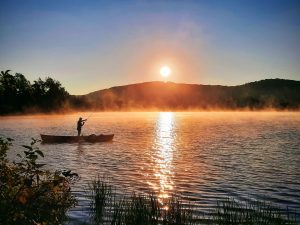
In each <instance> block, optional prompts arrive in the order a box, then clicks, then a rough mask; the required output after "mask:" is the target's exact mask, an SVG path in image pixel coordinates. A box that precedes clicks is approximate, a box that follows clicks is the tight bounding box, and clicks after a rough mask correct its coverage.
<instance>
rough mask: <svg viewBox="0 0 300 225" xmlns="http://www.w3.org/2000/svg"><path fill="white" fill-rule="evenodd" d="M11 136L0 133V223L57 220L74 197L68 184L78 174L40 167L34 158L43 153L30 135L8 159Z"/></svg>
mask: <svg viewBox="0 0 300 225" xmlns="http://www.w3.org/2000/svg"><path fill="white" fill-rule="evenodd" d="M12 141H13V140H12V139H9V138H8V139H3V138H1V137H0V214H1V218H0V224H8V225H10V224H24V225H26V224H60V223H62V221H64V220H65V219H66V212H67V210H68V209H69V208H70V207H72V206H74V205H75V203H76V200H75V198H74V196H73V195H72V194H71V191H70V184H71V182H72V181H74V179H75V178H76V177H77V174H75V173H71V171H55V172H50V171H49V170H46V169H43V167H44V166H45V164H40V163H38V162H37V160H38V158H39V157H44V154H43V152H42V151H41V150H39V148H38V147H36V143H37V141H36V140H34V139H32V142H31V144H30V145H23V146H22V147H23V148H24V149H25V150H24V151H23V154H22V155H21V154H17V156H18V157H19V158H20V160H19V161H18V162H10V161H9V160H7V151H8V150H9V148H10V146H11V145H12Z"/></svg>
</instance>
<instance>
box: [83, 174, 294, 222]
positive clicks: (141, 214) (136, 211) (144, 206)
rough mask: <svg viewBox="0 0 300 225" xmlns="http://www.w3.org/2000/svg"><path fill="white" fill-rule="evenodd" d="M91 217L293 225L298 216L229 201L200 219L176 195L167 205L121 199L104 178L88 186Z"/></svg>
mask: <svg viewBox="0 0 300 225" xmlns="http://www.w3.org/2000/svg"><path fill="white" fill-rule="evenodd" d="M88 192H89V197H90V200H91V218H92V223H94V224H111V225H160V224H161V225H185V224H188V225H192V224H211V225H240V224H243V225H291V224H296V216H295V213H291V212H290V211H289V210H288V209H287V210H284V211H283V210H281V209H279V208H276V207H274V206H273V205H271V204H270V203H267V202H261V201H247V202H237V201H235V200H234V199H227V200H225V201H221V202H218V205H217V207H216V209H214V210H213V211H212V213H211V215H209V216H199V214H197V213H196V211H195V209H194V207H193V205H192V204H190V205H187V204H184V203H183V202H182V200H181V199H180V197H179V196H177V195H173V196H172V197H171V198H170V199H168V200H167V201H166V202H165V203H164V204H161V203H160V202H159V201H158V198H157V196H156V195H155V194H154V193H149V194H144V195H136V194H132V195H125V194H124V195H123V196H118V195H117V194H116V192H115V191H113V188H112V186H111V185H110V184H109V182H107V181H105V179H100V178H99V177H98V179H96V180H94V181H93V182H92V183H91V184H90V185H89V189H88Z"/></svg>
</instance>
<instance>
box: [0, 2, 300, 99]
mask: <svg viewBox="0 0 300 225" xmlns="http://www.w3.org/2000/svg"><path fill="white" fill-rule="evenodd" d="M165 64H167V65H169V66H170V68H171V69H172V71H173V73H172V75H171V77H170V78H169V80H170V81H174V82H184V83H201V84H224V85H236V84H242V83H246V82H249V81H254V80H259V79H265V78H286V79H296V80H300V0H295V1H289V0H281V1H277V0H270V1H264V0H257V1H256V0H248V1H247V0H219V1H214V0H206V1H204V0H203V1H202V0H132V1H129V0H128V1H127V0H119V1H117V0H115V1H113V0H107V1H100V0H94V1H93V0H49V1H47V0H35V1H34V0H19V1H16V0H7V1H3V0H0V69H1V70H6V69H11V70H12V71H13V73H15V72H21V73H23V74H24V75H25V76H26V77H27V78H29V79H30V80H34V79H37V78H38V77H42V78H44V77H45V76H51V77H53V78H55V79H57V80H59V81H61V83H62V84H63V86H65V87H66V89H67V90H68V91H69V92H70V93H71V94H86V93H88V92H91V91H95V90H99V89H103V88H108V87H111V86H116V85H124V84H129V83H137V82H145V81H153V80H162V78H161V76H160V75H159V68H160V67H161V66H163V65H165Z"/></svg>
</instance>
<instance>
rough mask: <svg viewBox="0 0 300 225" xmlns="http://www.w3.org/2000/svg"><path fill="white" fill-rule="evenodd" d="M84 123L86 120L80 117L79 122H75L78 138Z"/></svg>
mask: <svg viewBox="0 0 300 225" xmlns="http://www.w3.org/2000/svg"><path fill="white" fill-rule="evenodd" d="M85 121H87V119H85V120H84V119H82V118H81V117H79V120H78V122H77V131H78V136H80V134H81V128H82V127H83V125H84V123H85Z"/></svg>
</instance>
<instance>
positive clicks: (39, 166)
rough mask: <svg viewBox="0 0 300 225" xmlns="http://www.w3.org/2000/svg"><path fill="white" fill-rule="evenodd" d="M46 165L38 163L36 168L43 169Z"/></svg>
mask: <svg viewBox="0 0 300 225" xmlns="http://www.w3.org/2000/svg"><path fill="white" fill-rule="evenodd" d="M45 165H46V164H45V163H37V164H36V167H37V168H41V167H43V166H45Z"/></svg>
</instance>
